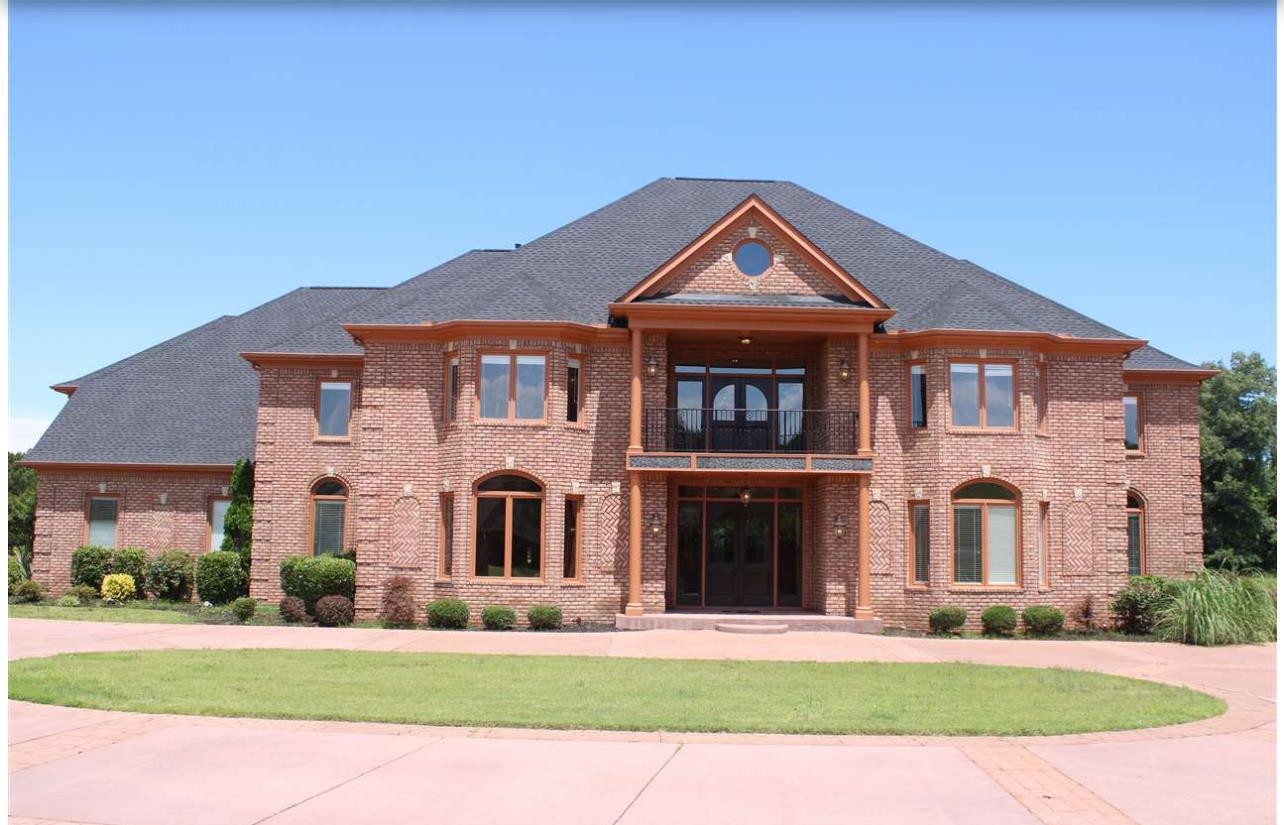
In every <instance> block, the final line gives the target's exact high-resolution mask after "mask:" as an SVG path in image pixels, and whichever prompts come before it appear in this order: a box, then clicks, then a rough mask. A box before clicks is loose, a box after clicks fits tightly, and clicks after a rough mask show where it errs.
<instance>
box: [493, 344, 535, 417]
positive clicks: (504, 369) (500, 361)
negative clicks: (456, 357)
mask: <svg viewBox="0 0 1284 825" xmlns="http://www.w3.org/2000/svg"><path fill="white" fill-rule="evenodd" d="M544 390H545V381H544V356H543V355H483V356H482V357H481V382H480V391H479V394H480V396H481V399H480V400H481V417H482V418H498V419H505V418H507V419H521V420H533V421H538V420H541V419H543V418H544Z"/></svg>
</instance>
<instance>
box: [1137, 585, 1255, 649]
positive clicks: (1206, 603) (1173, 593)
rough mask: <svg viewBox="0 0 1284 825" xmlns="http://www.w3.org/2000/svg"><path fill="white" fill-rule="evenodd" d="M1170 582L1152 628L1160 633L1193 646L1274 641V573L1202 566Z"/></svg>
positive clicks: (1169, 638) (1174, 640) (1166, 637)
mask: <svg viewBox="0 0 1284 825" xmlns="http://www.w3.org/2000/svg"><path fill="white" fill-rule="evenodd" d="M1169 585H1170V589H1169V593H1170V597H1169V599H1168V601H1167V602H1166V603H1164V604H1163V605H1162V606H1161V607H1160V608H1159V609H1158V611H1157V616H1156V623H1155V630H1156V631H1157V632H1158V634H1159V636H1160V637H1161V638H1163V639H1165V640H1167V641H1170V642H1183V643H1185V644H1191V645H1235V644H1250V643H1253V642H1269V641H1274V639H1275V635H1276V628H1275V617H1276V604H1275V598H1276V587H1275V578H1274V577H1273V576H1263V575H1260V574H1256V575H1246V576H1239V575H1235V574H1234V573H1222V572H1218V571H1213V570H1205V571H1203V572H1201V573H1199V574H1197V575H1196V576H1195V577H1194V578H1193V579H1190V580H1189V581H1176V582H1170V583H1169Z"/></svg>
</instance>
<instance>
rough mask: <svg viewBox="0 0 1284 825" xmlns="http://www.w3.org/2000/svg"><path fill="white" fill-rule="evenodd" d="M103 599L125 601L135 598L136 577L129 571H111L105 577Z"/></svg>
mask: <svg viewBox="0 0 1284 825" xmlns="http://www.w3.org/2000/svg"><path fill="white" fill-rule="evenodd" d="M102 593H103V599H104V600H106V599H110V600H111V601H113V602H118V603H122V604H123V603H124V602H127V601H129V600H130V599H132V598H134V593H135V589H134V577H133V576H131V575H129V574H128V573H110V574H108V575H106V576H104V577H103V590H102Z"/></svg>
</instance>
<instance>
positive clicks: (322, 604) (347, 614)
mask: <svg viewBox="0 0 1284 825" xmlns="http://www.w3.org/2000/svg"><path fill="white" fill-rule="evenodd" d="M314 613H315V614H316V617H317V624H319V625H321V626H322V627H347V626H348V625H350V624H352V617H353V616H354V615H355V611H354V610H353V609H352V599H349V598H348V597H347V596H322V597H321V598H319V599H317V606H316V609H315V611H314Z"/></svg>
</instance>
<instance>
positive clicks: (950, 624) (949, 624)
mask: <svg viewBox="0 0 1284 825" xmlns="http://www.w3.org/2000/svg"><path fill="white" fill-rule="evenodd" d="M966 621H967V611H966V610H964V609H963V608H961V607H958V606H957V605H952V604H947V605H945V606H944V607H938V608H936V609H935V610H933V611H932V612H931V614H929V615H928V617H927V626H928V627H930V628H932V632H933V633H953V632H954V631H956V630H958V629H959V628H961V627H962V626H963V623H964V622H966Z"/></svg>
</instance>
